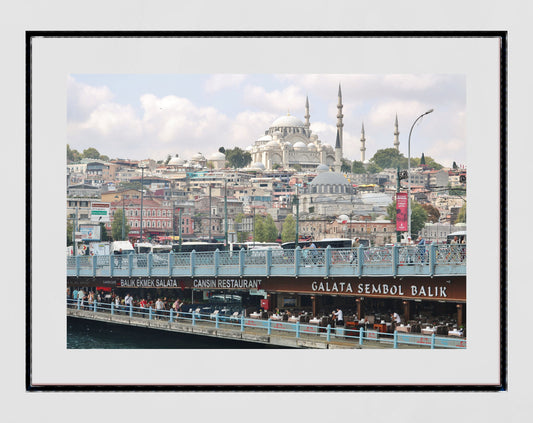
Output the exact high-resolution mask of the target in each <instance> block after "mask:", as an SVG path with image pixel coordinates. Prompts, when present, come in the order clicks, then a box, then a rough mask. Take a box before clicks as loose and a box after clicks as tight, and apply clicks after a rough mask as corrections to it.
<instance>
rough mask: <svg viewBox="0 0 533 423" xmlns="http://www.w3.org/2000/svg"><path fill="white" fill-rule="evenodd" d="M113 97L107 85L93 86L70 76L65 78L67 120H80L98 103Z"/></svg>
mask: <svg viewBox="0 0 533 423" xmlns="http://www.w3.org/2000/svg"><path fill="white" fill-rule="evenodd" d="M112 99H113V93H112V92H111V90H110V89H109V88H108V87H105V86H102V87H93V86H91V85H87V84H81V83H79V82H77V81H76V80H75V79H74V78H73V77H72V76H70V75H69V76H68V78H67V110H68V119H69V121H82V120H84V119H86V118H87V117H88V116H89V115H90V113H91V112H92V111H93V110H94V109H95V108H96V107H98V106H99V105H101V104H104V103H108V102H110V101H111V100H112Z"/></svg>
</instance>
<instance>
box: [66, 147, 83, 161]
mask: <svg viewBox="0 0 533 423" xmlns="http://www.w3.org/2000/svg"><path fill="white" fill-rule="evenodd" d="M67 160H68V161H69V162H79V161H80V160H81V154H80V153H79V151H78V150H71V148H70V145H68V144H67Z"/></svg>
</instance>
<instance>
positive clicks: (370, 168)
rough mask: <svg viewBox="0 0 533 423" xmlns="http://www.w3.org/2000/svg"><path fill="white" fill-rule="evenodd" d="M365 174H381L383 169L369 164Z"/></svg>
mask: <svg viewBox="0 0 533 423" xmlns="http://www.w3.org/2000/svg"><path fill="white" fill-rule="evenodd" d="M366 170H367V172H368V173H379V172H381V171H382V170H383V169H382V168H381V167H379V166H378V165H377V164H375V163H370V164H369V165H368V167H367V168H366Z"/></svg>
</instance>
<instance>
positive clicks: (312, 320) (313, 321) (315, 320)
mask: <svg viewBox="0 0 533 423" xmlns="http://www.w3.org/2000/svg"><path fill="white" fill-rule="evenodd" d="M309 323H310V324H312V325H318V324H319V323H320V319H310V320H309Z"/></svg>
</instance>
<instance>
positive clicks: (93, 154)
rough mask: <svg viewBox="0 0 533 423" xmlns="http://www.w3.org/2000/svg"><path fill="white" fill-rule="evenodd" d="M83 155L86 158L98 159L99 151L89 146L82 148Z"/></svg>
mask: <svg viewBox="0 0 533 423" xmlns="http://www.w3.org/2000/svg"><path fill="white" fill-rule="evenodd" d="M83 157H85V158H86V159H99V158H100V153H99V152H98V150H97V149H96V148H93V147H90V148H87V149H85V150H83Z"/></svg>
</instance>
